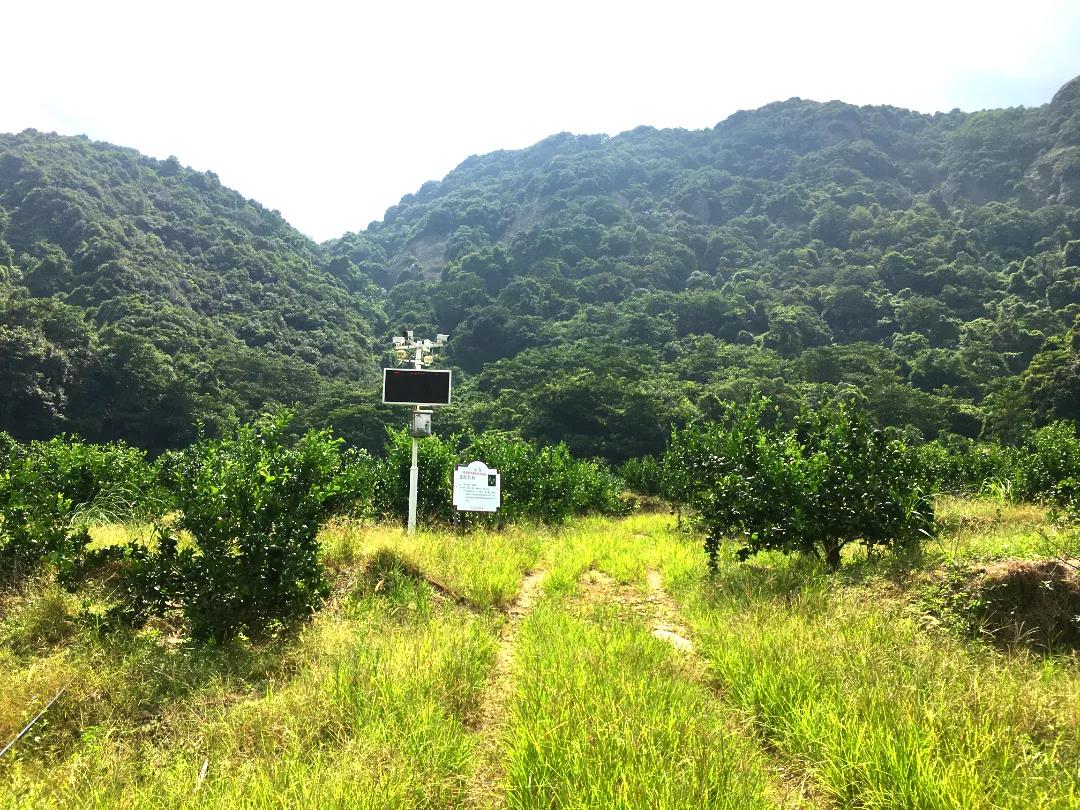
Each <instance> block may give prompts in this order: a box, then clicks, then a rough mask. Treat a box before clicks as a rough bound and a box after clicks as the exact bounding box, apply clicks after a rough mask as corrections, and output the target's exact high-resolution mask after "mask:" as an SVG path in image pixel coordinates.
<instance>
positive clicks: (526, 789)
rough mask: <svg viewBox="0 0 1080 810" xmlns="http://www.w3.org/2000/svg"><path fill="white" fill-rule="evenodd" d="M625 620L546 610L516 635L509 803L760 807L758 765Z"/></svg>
mask: <svg viewBox="0 0 1080 810" xmlns="http://www.w3.org/2000/svg"><path fill="white" fill-rule="evenodd" d="M675 655H676V653H674V652H673V651H672V650H671V649H670V648H669V647H668V646H667V645H665V644H663V643H661V642H659V641H657V640H656V639H654V638H653V637H652V636H651V635H649V633H648V632H647V631H646V629H645V628H644V627H643V626H639V625H638V624H637V623H636V622H635V621H634V620H633V619H632V618H629V617H627V616H626V615H625V613H620V612H619V611H618V610H617V609H614V608H612V607H611V606H606V607H605V606H600V607H598V608H597V609H596V611H595V612H593V613H591V614H590V615H586V616H574V615H572V614H571V613H570V612H569V611H568V610H567V609H566V607H565V606H563V605H560V604H558V603H555V602H552V601H545V602H544V603H542V604H541V605H540V606H539V607H538V609H537V610H536V611H535V612H534V613H533V614H532V615H531V616H530V617H529V618H528V619H527V620H526V621H525V624H524V626H523V628H522V632H521V635H520V637H519V648H518V661H519V666H518V672H519V675H518V679H517V683H516V687H515V691H514V698H513V703H512V708H511V712H510V718H509V723H508V726H507V729H506V732H505V740H506V747H507V749H508V750H507V762H508V765H507V788H506V792H507V804H508V806H509V807H512V808H536V807H605V808H608V807H610V808H643V807H669V808H671V807H687V808H690V807H730V808H743V807H768V806H770V803H769V801H768V793H769V790H770V782H769V776H768V774H767V771H766V768H765V764H764V757H763V756H762V754H761V752H760V751H758V750H757V749H756V748H754V746H753V745H752V744H751V743H749V742H748V740H747V738H746V737H744V736H743V735H742V734H741V733H740V730H739V729H738V728H737V727H735V726H734V725H733V721H732V716H731V715H730V714H726V713H725V712H724V711H723V709H722V707H721V706H720V705H719V704H717V703H716V701H714V700H713V698H712V696H711V695H710V693H709V691H708V690H707V689H705V688H703V687H702V686H700V685H698V684H697V683H695V682H694V680H693V679H691V678H688V677H687V675H686V672H685V671H683V669H682V668H680V666H679V664H678V663H677V661H676V660H675V658H674V657H675Z"/></svg>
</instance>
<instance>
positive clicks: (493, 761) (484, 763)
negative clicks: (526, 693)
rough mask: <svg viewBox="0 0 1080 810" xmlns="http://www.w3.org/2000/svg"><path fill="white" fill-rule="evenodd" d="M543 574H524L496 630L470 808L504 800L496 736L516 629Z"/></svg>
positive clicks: (508, 693) (508, 685) (509, 685)
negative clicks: (497, 631)
mask: <svg viewBox="0 0 1080 810" xmlns="http://www.w3.org/2000/svg"><path fill="white" fill-rule="evenodd" d="M546 575H547V572H546V571H533V572H531V573H529V574H526V576H525V579H524V580H523V581H522V583H521V591H520V592H519V593H518V595H517V598H516V599H515V600H514V601H513V602H512V603H511V604H510V607H508V608H507V610H506V621H505V622H504V624H503V626H502V629H501V630H500V631H499V649H498V651H497V652H496V653H495V666H494V667H493V668H492V672H491V676H490V678H489V679H488V685H487V689H486V690H485V691H484V699H483V702H482V703H481V704H480V711H479V712H478V714H477V721H476V731H477V732H478V733H479V734H480V743H479V745H478V746H477V757H476V770H475V771H474V772H473V778H472V782H471V784H470V785H469V790H468V793H467V806H469V807H483V808H493V807H501V806H502V805H503V803H504V797H503V795H502V792H501V790H500V786H501V785H500V782H501V778H502V761H501V760H502V757H501V754H502V751H501V749H500V746H499V742H500V740H499V736H500V731H501V730H502V723H503V718H504V716H505V714H506V708H507V705H508V704H509V702H510V697H511V688H512V686H513V681H514V677H513V676H514V644H515V642H516V641H517V634H518V628H519V627H520V625H521V622H522V620H523V619H524V618H525V617H526V616H527V615H528V614H529V611H531V610H532V607H533V605H534V604H535V602H536V599H537V597H538V596H539V594H540V588H541V586H542V585H543V582H544V577H545V576H546Z"/></svg>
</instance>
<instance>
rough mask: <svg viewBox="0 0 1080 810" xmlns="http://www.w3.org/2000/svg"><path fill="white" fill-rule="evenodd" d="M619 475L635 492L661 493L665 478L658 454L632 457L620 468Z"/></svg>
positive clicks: (644, 493) (643, 493)
mask: <svg viewBox="0 0 1080 810" xmlns="http://www.w3.org/2000/svg"><path fill="white" fill-rule="evenodd" d="M619 477H620V478H622V479H623V480H624V481H625V482H626V485H627V486H628V487H630V489H632V490H634V491H635V492H640V493H641V494H642V495H660V494H661V487H662V486H663V480H664V477H663V465H662V464H661V462H660V461H659V460H658V459H657V458H656V456H642V457H641V458H632V459H629V460H628V461H626V462H625V463H624V464H623V465H622V466H621V467H620V468H619Z"/></svg>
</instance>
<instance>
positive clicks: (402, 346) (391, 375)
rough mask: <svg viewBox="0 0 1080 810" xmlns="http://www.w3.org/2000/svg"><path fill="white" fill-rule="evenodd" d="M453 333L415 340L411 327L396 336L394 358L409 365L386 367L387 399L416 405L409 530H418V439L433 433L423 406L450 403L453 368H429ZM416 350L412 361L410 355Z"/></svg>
mask: <svg viewBox="0 0 1080 810" xmlns="http://www.w3.org/2000/svg"><path fill="white" fill-rule="evenodd" d="M449 337H450V336H449V335H436V336H435V340H434V341H430V340H415V339H414V338H413V333H412V330H411V329H406V330H405V332H404V334H403V335H401V336H400V337H395V338H394V359H395V360H396V361H397V362H398V363H404V362H406V361H409V362H411V363H412V365H413V367H412V369H411V370H407V369H390V368H384V369H383V402H384V403H389V404H394V405H412V409H413V411H412V422H411V423H410V424H409V435H410V436H412V466H410V467H409V520H408V529H407V531H408V533H409V534H410V535H412V534H415V533H416V489H417V484H418V481H419V478H420V469H419V466H418V465H417V454H418V445H417V439H420V438H422V437H424V436H430V435H431V414H432V412H431V411H427V410H423V406H431V405H449V404H450V372H449V371H448V370H441V371H435V370H430V371H429V370H425V369H424V366H429V365H431V364H432V363H434V362H435V352H436V350H438V349H441V348H442V347H443V346H445V345H446V341H447V340H448V339H449ZM410 353H411V354H412V359H411V361H410V359H409V355H410Z"/></svg>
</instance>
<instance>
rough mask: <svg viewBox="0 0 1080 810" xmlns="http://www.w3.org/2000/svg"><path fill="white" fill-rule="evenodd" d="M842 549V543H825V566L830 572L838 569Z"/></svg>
mask: <svg viewBox="0 0 1080 810" xmlns="http://www.w3.org/2000/svg"><path fill="white" fill-rule="evenodd" d="M843 547H844V544H843V543H838V542H835V541H829V540H827V541H825V565H826V567H827V568H828V569H829V570H830V571H836V570H838V569H839V568H840V549H842V548H843Z"/></svg>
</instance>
